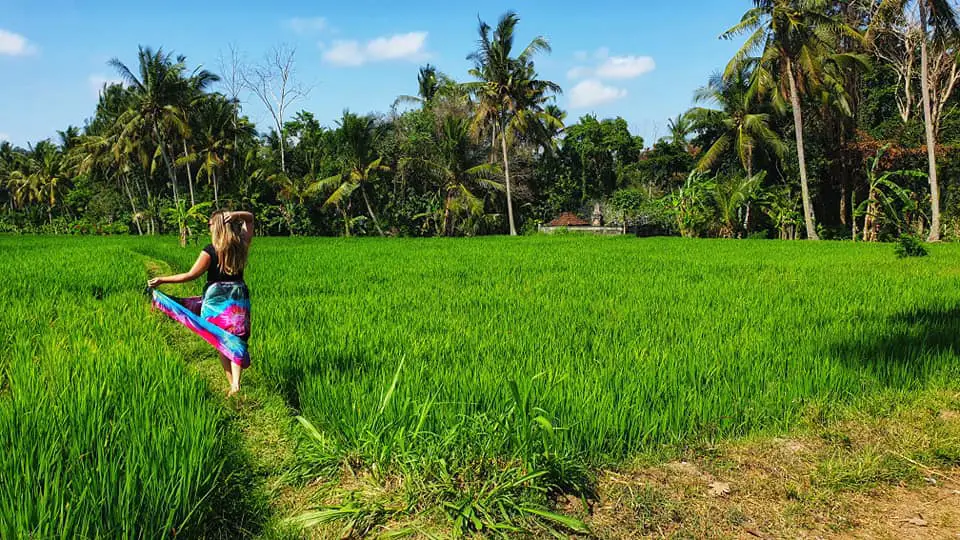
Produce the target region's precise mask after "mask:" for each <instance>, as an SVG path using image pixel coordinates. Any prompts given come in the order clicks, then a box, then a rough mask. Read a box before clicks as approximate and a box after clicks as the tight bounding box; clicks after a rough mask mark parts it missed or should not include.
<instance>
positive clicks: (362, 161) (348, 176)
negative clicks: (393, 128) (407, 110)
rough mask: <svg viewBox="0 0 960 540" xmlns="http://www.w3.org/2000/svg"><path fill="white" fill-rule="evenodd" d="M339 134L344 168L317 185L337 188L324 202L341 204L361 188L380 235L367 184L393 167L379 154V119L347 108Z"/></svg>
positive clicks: (381, 233) (326, 203) (340, 122)
mask: <svg viewBox="0 0 960 540" xmlns="http://www.w3.org/2000/svg"><path fill="white" fill-rule="evenodd" d="M339 124H340V129H339V137H340V141H341V145H342V148H341V151H342V152H343V169H342V171H341V172H340V174H337V175H334V176H331V177H329V178H325V179H323V180H321V181H320V182H319V183H317V188H319V189H323V188H335V189H334V190H333V193H332V194H331V195H330V196H329V197H328V198H327V201H326V202H325V203H324V204H325V205H336V206H339V205H340V204H342V203H343V202H345V201H346V200H347V199H349V198H350V196H351V195H352V194H353V193H354V192H355V191H358V190H359V191H360V195H361V196H362V197H363V203H364V204H365V205H366V207H367V213H368V214H369V216H370V219H371V220H373V225H374V227H376V228H377V232H378V233H379V234H380V236H383V229H382V228H380V222H379V221H377V216H376V214H374V212H373V206H371V204H370V198H369V196H368V194H367V188H368V187H369V186H370V183H371V182H372V181H373V180H374V179H375V178H376V176H377V175H378V174H380V173H384V172H388V171H389V170H390V168H389V167H388V166H386V165H384V164H383V157H382V156H378V155H377V150H376V147H375V145H376V141H377V137H378V133H377V125H376V121H375V120H374V118H373V117H372V116H357V115H356V114H353V113H350V112H344V113H343V118H341V119H340V121H339Z"/></svg>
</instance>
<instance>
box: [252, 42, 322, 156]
mask: <svg viewBox="0 0 960 540" xmlns="http://www.w3.org/2000/svg"><path fill="white" fill-rule="evenodd" d="M296 52H297V51H296V49H295V48H293V47H290V46H287V45H278V46H276V47H274V48H273V49H272V50H270V51H269V52H268V53H267V54H266V56H265V57H264V59H263V61H262V62H261V63H259V64H256V65H253V66H249V67H248V68H246V69H244V70H242V71H241V72H240V76H241V78H242V80H243V85H244V86H245V87H246V88H247V89H249V90H250V91H251V92H253V94H254V95H255V96H257V98H258V99H259V100H260V102H261V103H263V105H264V107H266V109H267V112H269V113H270V116H271V117H272V118H273V124H274V127H275V128H276V130H277V138H278V140H279V141H280V170H281V171H283V172H287V163H286V156H285V150H284V143H285V141H284V136H283V119H284V118H285V117H286V112H287V109H288V108H289V107H290V106H291V105H292V104H293V103H296V102H297V101H300V100H301V99H304V98H306V97H307V95H309V93H310V89H309V88H307V87H305V86H303V85H302V84H300V83H299V82H297V81H295V80H294V75H295V64H296V62H295V57H296Z"/></svg>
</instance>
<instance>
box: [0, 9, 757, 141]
mask: <svg viewBox="0 0 960 540" xmlns="http://www.w3.org/2000/svg"><path fill="white" fill-rule="evenodd" d="M750 4H751V2H750V1H749V0H719V1H718V0H681V1H674V2H664V1H661V0H640V1H637V0H633V1H625V0H594V1H592V2H587V3H584V2H580V1H578V2H572V1H567V0H554V1H550V2H546V1H531V0H527V1H522V0H521V1H519V2H513V3H507V2H501V1H499V0H493V1H491V2H487V3H484V4H483V5H482V7H478V4H477V3H473V2H450V1H449V0H447V1H445V2H440V1H433V0H430V1H414V0H410V1H408V2H405V3H402V4H401V3H388V2H386V1H372V0H352V1H348V2H324V1H319V2H318V1H313V2H307V1H300V0H296V1H279V0H278V1H275V2H265V1H249V0H234V1H232V2H225V1H221V0H192V1H184V0H167V1H166V2H162V3H155V2H139V1H136V0H134V1H120V0H97V1H96V2H94V1H92V0H86V1H84V0H0V139H7V140H10V141H12V142H13V143H15V144H18V145H23V146H25V145H26V144H27V143H28V142H34V141H37V140H40V139H43V138H47V137H53V136H55V135H56V130H58V129H63V128H65V127H66V126H67V125H69V124H74V125H82V124H83V122H84V120H85V119H86V118H88V117H90V116H91V115H92V114H93V110H94V107H95V105H96V102H97V92H98V89H99V88H100V87H101V85H102V84H103V82H104V81H110V80H115V79H117V75H116V73H115V72H114V71H113V70H112V69H111V68H110V67H109V66H107V64H106V63H107V61H108V60H109V59H110V58H113V57H116V58H119V59H120V60H121V61H122V62H125V63H127V65H130V66H131V67H134V62H135V61H136V51H137V47H138V45H148V46H151V47H154V48H157V47H161V46H162V47H163V48H164V49H165V50H168V51H174V52H175V53H177V54H184V55H186V56H187V62H188V65H189V66H190V67H191V68H193V67H195V66H197V65H198V64H202V65H203V66H204V67H205V68H207V69H210V70H212V71H215V72H218V71H219V65H218V58H219V56H220V54H221V53H226V52H227V50H228V47H229V46H230V44H233V45H234V46H235V47H236V48H237V49H238V50H240V51H242V52H244V53H245V55H246V57H247V59H248V60H249V61H256V60H259V59H261V58H262V57H263V55H264V54H265V52H266V51H267V50H269V49H270V48H271V47H273V46H275V45H278V44H288V45H291V46H293V47H295V48H296V51H297V52H296V61H297V79H298V80H299V81H301V82H302V83H303V84H305V85H308V86H309V87H310V88H311V91H310V94H309V96H308V98H307V99H305V100H303V101H301V102H299V103H298V104H297V105H296V106H295V109H296V110H300V109H306V110H309V111H312V112H313V113H314V114H315V115H316V116H317V118H318V119H320V121H321V122H323V123H324V124H326V125H331V124H332V123H333V121H334V120H335V119H336V118H338V117H339V116H340V114H341V112H342V111H343V110H344V109H346V108H348V109H350V110H351V111H354V112H358V113H366V112H376V111H380V112H385V111H387V110H388V109H389V107H390V104H391V103H392V102H393V100H394V99H395V98H396V96H398V95H400V94H414V93H415V92H416V75H417V68H418V67H419V66H420V65H422V64H424V63H426V62H430V63H432V64H434V65H436V66H437V67H438V68H439V69H440V70H441V71H443V72H445V73H447V74H448V75H450V76H452V77H454V78H456V79H458V80H468V79H469V77H468V75H467V70H468V69H469V67H470V63H469V62H468V61H467V60H466V56H467V54H469V53H470V52H471V51H472V50H473V49H474V47H475V43H476V38H477V20H478V17H480V18H482V19H483V20H485V21H487V22H489V23H490V24H491V25H494V24H495V23H496V20H497V18H498V17H499V16H500V15H501V14H502V13H503V12H504V11H506V10H508V9H513V10H515V11H517V12H518V14H519V15H520V18H521V21H520V25H519V27H518V32H519V36H518V42H519V44H520V45H525V44H526V43H528V42H529V40H530V39H531V38H533V37H534V36H535V35H542V36H544V37H546V38H547V39H548V40H549V42H550V44H551V46H552V48H553V52H552V53H551V54H549V55H542V56H540V57H538V60H537V68H538V71H539V72H540V74H541V76H542V77H544V78H547V79H550V80H552V81H554V82H557V83H559V84H560V85H561V86H562V87H563V89H564V94H563V95H561V96H559V98H558V103H559V105H560V106H562V107H563V108H564V109H566V110H568V111H569V115H568V122H573V121H575V120H576V118H578V117H579V116H581V115H583V114H587V113H596V114H597V115H598V116H600V117H608V116H609V117H613V116H623V117H624V118H626V119H627V121H628V122H629V124H630V129H631V131H633V132H634V133H636V134H639V135H641V136H643V137H644V139H645V141H646V143H647V144H648V145H650V144H652V143H653V142H654V140H655V139H656V137H658V136H663V135H665V134H666V131H667V128H666V123H667V119H668V118H672V117H674V116H676V115H677V114H679V113H681V112H683V111H685V110H686V109H687V108H689V107H690V106H691V105H692V102H691V100H692V94H693V91H694V90H695V89H696V88H697V87H699V86H702V85H703V84H704V83H705V82H706V80H707V78H708V77H709V75H710V73H711V72H713V71H715V70H717V69H720V68H722V67H723V65H724V64H725V63H726V61H727V60H728V59H729V58H730V57H731V55H732V54H733V52H734V51H735V50H736V48H737V46H738V45H739V43H736V42H728V41H721V40H720V39H718V36H719V35H720V33H721V32H722V31H723V30H725V29H726V28H729V27H730V26H732V25H733V24H735V23H736V22H737V21H738V20H739V18H740V16H741V15H742V13H743V12H744V11H745V10H746V9H747V8H748V7H749V6H750ZM160 6H162V7H160ZM134 69H135V67H134ZM244 110H245V112H246V113H247V114H249V115H250V116H251V118H253V119H254V121H256V122H257V125H258V127H260V128H261V129H263V130H265V129H266V126H267V125H268V120H269V117H268V116H267V115H266V113H265V110H264V109H263V107H262V106H260V105H259V104H258V103H256V101H255V100H254V98H253V97H252V96H249V97H247V98H246V99H245V104H244Z"/></svg>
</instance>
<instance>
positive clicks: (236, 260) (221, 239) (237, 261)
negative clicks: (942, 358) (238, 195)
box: [210, 210, 248, 276]
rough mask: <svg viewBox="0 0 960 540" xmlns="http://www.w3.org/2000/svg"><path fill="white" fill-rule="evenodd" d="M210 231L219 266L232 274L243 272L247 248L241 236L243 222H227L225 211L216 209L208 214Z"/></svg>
mask: <svg viewBox="0 0 960 540" xmlns="http://www.w3.org/2000/svg"><path fill="white" fill-rule="evenodd" d="M210 233H211V236H212V242H213V248H214V249H215V250H216V251H217V258H218V259H219V263H220V268H221V269H222V270H223V271H224V272H225V273H227V274H230V275H234V276H235V275H237V274H239V273H240V272H243V268H244V267H245V266H246V265H247V248H248V246H247V243H246V241H244V238H243V222H241V221H239V220H231V221H230V222H227V215H226V211H224V210H217V211H216V212H214V213H213V214H211V215H210Z"/></svg>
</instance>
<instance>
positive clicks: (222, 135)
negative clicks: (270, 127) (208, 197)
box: [195, 94, 256, 205]
mask: <svg viewBox="0 0 960 540" xmlns="http://www.w3.org/2000/svg"><path fill="white" fill-rule="evenodd" d="M234 113H235V110H234V104H233V103H231V102H230V101H229V100H227V99H226V98H224V97H223V96H221V95H220V94H212V95H208V96H206V98H205V99H203V100H201V101H200V102H199V107H198V110H197V113H196V118H197V125H198V127H197V129H196V130H195V135H196V137H197V144H198V146H199V147H198V154H199V155H198V157H199V160H200V168H199V171H198V172H197V179H198V180H199V179H200V176H201V175H202V176H205V177H206V178H207V179H208V180H209V181H210V184H211V185H212V186H213V200H214V204H216V205H219V204H220V184H219V181H218V177H217V171H218V170H220V169H222V168H223V167H225V166H226V165H227V164H228V163H230V162H231V161H233V159H234V156H235V155H236V152H237V148H236V145H237V143H238V141H239V140H241V139H243V140H246V139H248V138H252V137H254V136H255V135H256V132H255V130H254V127H253V125H251V124H250V123H249V122H248V121H246V119H245V118H241V119H239V120H238V119H236V118H235V117H234Z"/></svg>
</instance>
